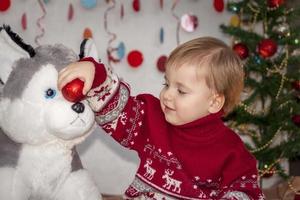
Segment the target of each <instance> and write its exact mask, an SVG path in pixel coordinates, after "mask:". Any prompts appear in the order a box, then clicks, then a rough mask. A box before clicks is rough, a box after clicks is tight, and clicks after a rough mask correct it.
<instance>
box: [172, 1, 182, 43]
mask: <svg viewBox="0 0 300 200" xmlns="http://www.w3.org/2000/svg"><path fill="white" fill-rule="evenodd" d="M177 3H178V0H174V2H173V5H172V15H173V17H174V18H175V19H176V21H177V26H176V42H177V45H179V43H180V39H179V30H180V19H179V17H178V16H177V15H176V13H175V12H174V10H175V8H176V6H177Z"/></svg>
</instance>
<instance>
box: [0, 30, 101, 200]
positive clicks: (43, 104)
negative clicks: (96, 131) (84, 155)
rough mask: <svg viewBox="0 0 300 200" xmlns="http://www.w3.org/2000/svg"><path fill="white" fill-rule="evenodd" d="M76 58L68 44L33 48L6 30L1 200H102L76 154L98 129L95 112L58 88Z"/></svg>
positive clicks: (0, 68) (0, 45)
mask: <svg viewBox="0 0 300 200" xmlns="http://www.w3.org/2000/svg"><path fill="white" fill-rule="evenodd" d="M89 44H91V43H89V42H85V43H84V44H83V46H82V49H85V51H83V53H85V54H87V52H88V51H89V50H91V49H92V48H94V47H93V46H92V45H90V46H89ZM76 60H78V56H77V55H76V54H75V53H74V52H73V51H72V50H70V49H68V48H66V47H64V46H63V45H60V44H57V45H45V46H39V47H37V48H35V49H33V48H32V47H31V46H30V45H27V44H25V43H24V42H23V41H22V39H21V38H20V37H19V36H18V35H16V34H15V33H13V32H12V31H11V30H10V27H8V26H5V25H4V26H3V27H1V28H0V79H1V80H0V82H1V83H0V84H1V85H2V86H1V90H0V91H1V96H0V199H1V200H96V199H101V196H100V194H99V192H98V190H97V187H96V185H95V184H94V182H93V180H92V179H91V177H90V176H89V174H88V172H87V171H86V170H84V169H83V167H82V165H81V162H80V159H79V156H78V154H77V152H76V150H75V145H76V144H78V143H80V142H82V141H83V140H84V139H85V138H86V137H87V136H88V134H89V133H90V132H91V131H92V129H93V128H92V127H93V125H94V115H93V112H92V111H91V109H90V108H89V106H88V105H87V104H86V103H85V102H76V103H72V102H68V101H67V100H65V99H64V98H63V96H62V94H61V92H60V91H59V90H58V89H57V77H58V72H59V71H60V70H61V69H62V68H63V67H65V66H66V65H67V64H69V63H71V62H74V61H76Z"/></svg>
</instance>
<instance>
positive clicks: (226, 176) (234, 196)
mask: <svg viewBox="0 0 300 200" xmlns="http://www.w3.org/2000/svg"><path fill="white" fill-rule="evenodd" d="M237 149H239V147H237ZM241 149H242V150H240V151H239V150H237V152H236V154H235V155H233V156H232V157H231V159H230V161H229V163H230V164H227V166H226V167H224V168H223V172H222V178H223V181H222V186H221V192H220V193H219V198H218V199H224V200H264V199H265V198H264V195H263V193H262V191H261V189H260V186H259V183H258V172H257V168H256V160H255V158H254V157H253V156H252V155H250V153H248V152H247V151H246V150H245V149H244V148H241Z"/></svg>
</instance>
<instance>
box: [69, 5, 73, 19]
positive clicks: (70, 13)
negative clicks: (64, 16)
mask: <svg viewBox="0 0 300 200" xmlns="http://www.w3.org/2000/svg"><path fill="white" fill-rule="evenodd" d="M73 16H74V8H73V4H72V3H70V5H69V11H68V20H69V21H71V20H72V19H73Z"/></svg>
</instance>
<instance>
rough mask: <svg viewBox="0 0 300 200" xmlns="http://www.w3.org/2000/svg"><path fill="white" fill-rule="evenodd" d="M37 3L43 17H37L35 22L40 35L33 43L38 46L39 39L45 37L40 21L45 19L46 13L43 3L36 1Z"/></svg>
mask: <svg viewBox="0 0 300 200" xmlns="http://www.w3.org/2000/svg"><path fill="white" fill-rule="evenodd" d="M38 3H39V5H40V7H41V9H42V11H43V15H42V16H41V17H39V18H38V20H37V22H36V24H37V26H38V27H39V29H40V30H41V33H40V34H39V35H37V36H36V37H35V39H34V42H35V43H36V44H37V45H40V43H39V39H40V38H42V37H43V36H44V35H45V29H44V27H42V25H41V21H42V20H43V19H44V18H45V16H46V14H47V12H46V9H45V6H44V4H43V2H42V1H41V0H38Z"/></svg>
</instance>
